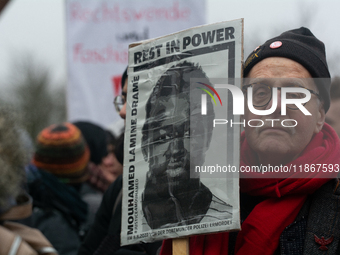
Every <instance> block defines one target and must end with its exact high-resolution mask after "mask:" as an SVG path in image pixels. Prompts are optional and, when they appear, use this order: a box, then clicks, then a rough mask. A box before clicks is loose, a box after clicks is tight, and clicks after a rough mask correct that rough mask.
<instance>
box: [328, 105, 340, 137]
mask: <svg viewBox="0 0 340 255" xmlns="http://www.w3.org/2000/svg"><path fill="white" fill-rule="evenodd" d="M326 122H327V123H328V124H329V125H331V126H332V127H333V128H334V130H335V132H336V133H337V134H338V136H339V137H340V99H336V100H332V102H331V106H330V108H329V110H328V112H327V115H326Z"/></svg>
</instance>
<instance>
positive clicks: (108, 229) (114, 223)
mask: <svg viewBox="0 0 340 255" xmlns="http://www.w3.org/2000/svg"><path fill="white" fill-rule="evenodd" d="M127 83H128V76H127V69H126V70H125V72H124V73H123V76H122V95H119V96H117V97H116V98H115V101H114V102H115V107H116V110H117V112H119V115H120V116H121V117H122V118H123V119H125V117H126V93H127ZM121 139H122V142H121V143H120V145H119V146H118V148H117V150H118V151H121V153H118V152H116V155H117V159H118V160H119V161H120V163H121V164H123V151H124V143H123V136H122V137H121ZM117 150H116V151H117ZM121 208H122V176H119V177H118V178H117V180H116V181H115V182H114V183H112V184H111V185H110V187H109V188H108V189H107V191H106V192H105V193H104V196H103V200H102V202H101V205H100V207H99V209H98V212H97V214H96V218H95V221H94V223H93V225H92V227H91V229H90V231H89V233H88V235H87V236H86V238H85V240H84V242H83V244H82V245H81V247H80V249H79V252H78V254H79V255H90V254H91V255H92V254H95V255H109V254H114V255H124V254H126V255H142V254H149V255H154V254H156V253H157V250H158V249H159V247H160V245H161V242H155V243H147V244H136V245H129V246H124V247H121V246H120V230H121V218H122V214H121Z"/></svg>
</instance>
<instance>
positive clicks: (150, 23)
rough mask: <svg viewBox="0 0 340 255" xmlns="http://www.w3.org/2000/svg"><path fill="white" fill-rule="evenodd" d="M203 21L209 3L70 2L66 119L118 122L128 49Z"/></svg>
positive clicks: (155, 0)
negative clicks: (117, 103)
mask: <svg viewBox="0 0 340 255" xmlns="http://www.w3.org/2000/svg"><path fill="white" fill-rule="evenodd" d="M205 16H206V15H205V0H185V1H179V0H171V1H169V0H143V1H138V0H119V1H118V0H101V1H100V0H66V30H67V65H68V94H67V103H68V120H69V121H77V120H87V121H91V122H94V123H96V124H99V125H101V126H105V127H109V126H112V125H115V124H114V123H116V122H117V121H118V122H119V120H120V117H119V116H118V114H117V113H116V111H115V109H114V106H113V99H114V97H115V96H116V95H118V94H120V93H121V85H120V79H121V75H122V73H123V72H124V70H125V68H126V66H127V63H128V45H129V44H130V43H132V42H135V41H141V40H145V39H148V38H154V37H159V36H162V35H166V34H170V33H173V32H177V31H180V30H183V29H187V28H190V27H193V26H197V25H202V24H204V23H205ZM121 125H122V122H120V126H121Z"/></svg>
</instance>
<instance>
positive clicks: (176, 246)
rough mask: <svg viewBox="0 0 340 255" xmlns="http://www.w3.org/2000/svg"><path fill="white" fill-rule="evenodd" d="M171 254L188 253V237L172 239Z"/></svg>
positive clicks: (185, 254)
mask: <svg viewBox="0 0 340 255" xmlns="http://www.w3.org/2000/svg"><path fill="white" fill-rule="evenodd" d="M172 255H189V237H183V238H175V239H172Z"/></svg>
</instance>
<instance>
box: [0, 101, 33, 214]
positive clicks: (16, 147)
mask: <svg viewBox="0 0 340 255" xmlns="http://www.w3.org/2000/svg"><path fill="white" fill-rule="evenodd" d="M20 137H21V136H20V132H19V127H18V124H17V122H16V121H15V117H14V114H13V112H11V111H10V110H9V109H8V108H5V107H2V106H1V107H0V176H1V178H0V211H3V210H4V209H6V208H7V209H8V203H9V201H10V200H11V199H12V200H13V199H15V197H16V196H17V195H18V194H19V193H20V190H21V187H20V186H21V184H22V182H23V180H24V176H25V171H24V167H25V164H26V162H27V154H26V153H25V149H24V145H23V143H22V141H21V139H20Z"/></svg>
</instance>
